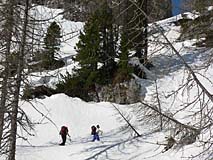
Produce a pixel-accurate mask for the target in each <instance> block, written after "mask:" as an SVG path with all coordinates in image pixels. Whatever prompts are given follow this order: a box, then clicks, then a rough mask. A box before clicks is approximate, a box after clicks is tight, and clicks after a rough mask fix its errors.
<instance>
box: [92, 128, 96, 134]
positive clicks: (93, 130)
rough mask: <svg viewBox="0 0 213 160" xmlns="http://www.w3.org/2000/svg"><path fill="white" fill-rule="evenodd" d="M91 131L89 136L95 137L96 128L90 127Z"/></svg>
mask: <svg viewBox="0 0 213 160" xmlns="http://www.w3.org/2000/svg"><path fill="white" fill-rule="evenodd" d="M91 129H92V132H91V134H92V135H95V134H96V127H95V126H92V127H91Z"/></svg>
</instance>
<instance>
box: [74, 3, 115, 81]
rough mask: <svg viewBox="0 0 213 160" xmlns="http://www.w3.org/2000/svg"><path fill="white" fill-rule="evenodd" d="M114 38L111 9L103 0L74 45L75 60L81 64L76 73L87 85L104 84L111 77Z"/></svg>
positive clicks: (113, 61) (113, 67)
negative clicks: (75, 47) (75, 51)
mask: <svg viewBox="0 0 213 160" xmlns="http://www.w3.org/2000/svg"><path fill="white" fill-rule="evenodd" d="M115 39H116V38H115V30H114V27H113V16H112V11H111V9H110V8H109V6H108V4H107V2H105V3H103V4H102V6H101V7H100V8H99V9H97V10H96V11H95V12H94V13H93V14H92V16H91V17H90V18H89V20H88V21H87V22H86V24H85V27H84V33H81V34H80V37H79V42H78V44H77V45H76V46H77V49H76V50H77V52H78V54H77V56H76V61H78V62H79V64H80V66H81V69H79V70H78V73H79V75H80V76H82V77H84V78H85V79H86V84H87V85H92V84H95V83H99V84H105V83H109V82H110V80H111V79H112V74H113V72H114V70H115V67H116V63H115V60H114V59H115V56H116V52H115V46H116V40H115ZM98 64H100V66H99V68H98Z"/></svg>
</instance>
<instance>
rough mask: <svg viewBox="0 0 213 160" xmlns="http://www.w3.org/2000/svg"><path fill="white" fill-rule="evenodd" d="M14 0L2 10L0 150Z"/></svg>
mask: <svg viewBox="0 0 213 160" xmlns="http://www.w3.org/2000/svg"><path fill="white" fill-rule="evenodd" d="M14 6H15V3H14V0H10V1H9V2H8V3H7V4H5V7H4V10H6V11H8V12H7V14H6V17H5V19H6V22H5V24H4V25H3V30H4V31H5V32H4V31H3V32H4V33H3V34H4V37H5V40H4V41H5V42H6V45H5V46H6V51H5V53H2V54H4V55H5V60H4V61H5V62H4V63H3V66H4V71H3V73H2V88H1V99H0V148H1V145H2V140H3V139H4V138H3V137H2V136H3V127H4V114H5V112H6V111H7V107H6V101H7V95H8V78H9V74H10V67H9V58H8V57H9V55H10V49H11V39H12V32H13V28H14V23H13V22H14V18H13V14H14ZM1 149H2V148H1Z"/></svg>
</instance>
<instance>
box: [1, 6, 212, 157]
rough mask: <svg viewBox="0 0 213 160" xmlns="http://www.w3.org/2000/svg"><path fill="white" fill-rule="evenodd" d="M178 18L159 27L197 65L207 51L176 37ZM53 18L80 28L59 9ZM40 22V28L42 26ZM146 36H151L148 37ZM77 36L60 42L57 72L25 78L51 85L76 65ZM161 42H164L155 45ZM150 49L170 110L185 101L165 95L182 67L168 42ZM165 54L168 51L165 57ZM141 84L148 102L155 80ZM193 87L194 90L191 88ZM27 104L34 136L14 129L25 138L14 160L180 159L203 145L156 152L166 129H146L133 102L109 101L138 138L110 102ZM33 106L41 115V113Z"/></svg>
mask: <svg viewBox="0 0 213 160" xmlns="http://www.w3.org/2000/svg"><path fill="white" fill-rule="evenodd" d="M37 10H39V11H40V12H42V13H41V14H40V16H41V15H42V16H46V17H51V16H53V17H55V15H58V13H60V12H61V10H57V9H48V8H46V7H41V6H40V7H38V8H37ZM50 13H51V14H50ZM189 16H191V15H189ZM177 18H181V16H180V15H178V16H177V17H173V18H170V19H167V20H163V21H160V22H159V24H160V25H161V26H162V27H164V29H165V31H166V35H167V37H168V38H169V39H170V40H171V41H172V42H173V44H174V46H175V48H176V49H177V50H178V51H180V53H181V54H182V55H183V56H184V57H185V59H186V60H187V62H188V63H189V64H190V65H192V66H194V65H198V66H199V65H200V64H202V63H203V61H204V60H205V57H206V56H207V55H208V54H209V53H211V52H212V51H208V52H204V51H203V50H202V49H201V50H195V48H194V47H193V46H192V44H193V42H194V40H191V41H185V42H176V38H177V37H178V35H179V34H180V33H179V31H180V27H178V26H175V25H174V24H173V23H172V21H175V20H176V19H177ZM55 20H57V21H58V22H63V23H62V25H61V26H62V27H63V31H64V33H68V32H69V31H71V30H75V31H76V29H77V30H79V29H82V26H83V24H82V23H79V22H69V21H66V20H64V19H63V17H62V16H61V15H60V14H59V16H57V17H56V19H55ZM51 21H53V19H52V20H51ZM43 27H44V28H45V25H44V26H43ZM75 34H76V32H75ZM156 35H157V34H156ZM151 39H152V40H154V38H153V37H152V38H151ZM155 39H156V37H155ZM77 40H78V39H77V38H76V37H75V39H71V40H69V41H68V42H67V43H63V44H62V47H61V51H62V52H61V55H62V57H64V58H65V59H67V66H65V67H63V68H61V69H59V70H56V71H45V72H42V73H33V74H32V76H31V77H29V78H28V79H29V81H30V82H31V83H32V84H34V85H39V84H46V85H49V86H51V87H54V85H55V83H56V82H57V81H58V79H59V77H55V76H56V75H57V73H63V74H65V73H66V71H69V72H72V68H73V67H74V66H76V65H77V64H74V63H73V62H72V61H71V60H70V59H69V57H70V55H73V54H76V53H75V51H74V48H73V47H74V45H75V43H76V42H77ZM158 40H161V41H162V42H164V40H163V39H162V37H161V36H158ZM70 44H71V45H70ZM162 46H164V47H163V48H162V49H161V50H159V48H161V47H162ZM149 51H150V52H151V53H154V52H155V51H158V52H157V53H156V54H155V55H153V56H152V57H150V58H151V59H152V62H153V63H154V64H155V66H156V68H157V69H158V70H155V72H154V71H153V73H155V76H156V77H157V78H158V79H157V84H158V86H159V91H161V93H164V95H163V96H162V98H163V101H164V103H163V104H162V107H163V110H168V109H169V110H171V111H175V109H178V107H180V105H181V104H182V103H183V101H187V100H188V99H187V98H188V97H187V98H186V95H184V94H183V95H182V94H178V95H177V96H178V99H177V100H176V101H175V102H173V101H172V98H166V95H167V94H168V93H170V92H171V91H173V90H174V89H177V87H178V86H179V85H180V84H182V83H183V81H184V78H185V76H186V75H187V74H186V73H187V71H186V70H185V68H184V66H183V65H182V64H181V62H180V60H179V59H178V58H177V57H176V56H174V55H173V52H172V51H171V49H170V48H169V47H168V46H167V47H165V45H164V44H159V43H158V44H156V43H154V42H153V43H150V47H149ZM201 53H202V54H201ZM165 55H170V58H168V57H166V56H165ZM205 55H206V56H205ZM66 57H67V58H66ZM212 71H213V65H212V64H211V66H210V67H209V69H208V70H207V71H206V72H205V74H206V76H207V77H208V78H209V79H210V80H211V79H213V74H212V73H213V72H212ZM203 72H204V71H203ZM35 76H36V77H35ZM199 78H202V77H199ZM141 82H144V80H141ZM202 82H203V83H204V84H205V86H206V87H207V88H208V89H209V91H210V92H211V93H213V85H212V83H209V82H208V81H207V80H206V79H205V80H203V81H202ZM144 84H145V85H146V86H145V87H146V97H145V100H146V101H147V102H151V101H152V100H153V97H152V94H153V92H154V90H155V84H154V82H153V81H152V80H146V83H144ZM193 92H194V90H192V93H193ZM194 94H195V93H194ZM31 103H32V104H33V106H34V107H35V108H36V110H35V108H34V107H33V106H32V104H30V103H27V102H21V104H20V105H21V107H22V109H24V110H25V111H26V113H27V114H28V116H29V117H30V119H31V120H32V121H33V122H35V123H37V124H36V125H35V132H34V131H31V133H32V134H34V136H28V135H27V134H26V133H24V132H23V131H22V130H20V129H19V134H20V135H22V136H24V137H26V138H27V141H24V140H22V139H18V142H17V155H16V159H17V160H62V159H63V160H71V159H72V160H89V159H98V160H112V159H113V160H121V159H122V160H143V159H146V160H156V159H158V160H171V159H172V160H182V159H186V158H187V157H190V156H191V155H195V154H197V153H199V151H201V150H202V148H199V143H198V142H196V143H194V144H192V145H188V146H185V147H184V148H181V149H178V148H176V149H175V148H173V149H170V150H169V151H167V152H165V153H161V152H162V150H163V148H164V146H163V145H158V144H157V143H159V144H163V143H165V136H168V135H169V134H170V133H169V132H168V131H163V132H155V133H150V132H149V131H150V129H151V126H149V125H143V126H141V125H140V124H139V123H138V122H137V120H136V119H135V115H134V114H133V112H132V108H134V107H137V105H138V104H132V105H117V104H114V105H116V106H117V107H119V109H120V110H121V111H122V112H123V113H125V115H127V114H128V115H129V116H131V119H132V120H131V122H132V123H133V124H134V126H135V127H136V128H137V130H138V132H140V133H141V134H142V136H141V137H140V138H134V134H133V132H130V131H129V129H128V128H127V126H126V123H125V122H124V121H122V118H121V117H120V115H119V114H118V112H117V111H116V110H115V108H114V107H113V105H112V104H111V103H109V102H100V103H95V102H89V103H87V102H84V101H82V100H81V99H79V98H72V97H68V96H66V95H64V94H57V95H53V96H51V97H46V98H45V99H34V100H33V101H32V102H31ZM211 109H212V108H211ZM37 110H39V112H42V113H43V114H40V113H39V112H38V111H37ZM187 114H188V113H187V112H184V113H180V114H177V115H176V118H178V119H179V120H181V121H182V122H185V121H188V119H185V116H186V115H187ZM97 124H99V125H100V126H101V129H102V130H103V132H104V133H103V135H102V136H101V141H100V142H91V135H90V127H91V126H92V125H97ZM62 125H67V126H68V128H69V133H70V135H71V140H70V139H68V140H67V144H66V145H65V146H59V145H58V144H59V143H60V141H61V138H60V136H59V129H60V127H61V126H62ZM210 159H211V158H210ZM0 160H4V157H0Z"/></svg>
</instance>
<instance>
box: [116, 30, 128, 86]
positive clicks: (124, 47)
mask: <svg viewBox="0 0 213 160" xmlns="http://www.w3.org/2000/svg"><path fill="white" fill-rule="evenodd" d="M128 60H129V45H128V38H127V34H126V33H122V35H121V43H120V53H119V63H118V73H117V75H116V79H115V81H116V82H123V81H125V80H128V79H129V78H130V73H131V72H132V70H131V67H130V66H129V64H128Z"/></svg>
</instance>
